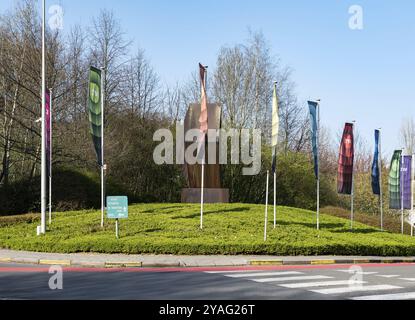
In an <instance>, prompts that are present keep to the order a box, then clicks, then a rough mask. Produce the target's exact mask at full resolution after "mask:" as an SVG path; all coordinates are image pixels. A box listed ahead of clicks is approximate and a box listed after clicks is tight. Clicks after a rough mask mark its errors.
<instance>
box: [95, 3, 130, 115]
mask: <svg viewBox="0 0 415 320" xmlns="http://www.w3.org/2000/svg"><path fill="white" fill-rule="evenodd" d="M89 34H90V39H89V40H90V48H91V58H90V60H91V61H90V62H91V64H92V65H95V66H97V67H103V68H105V70H106V72H105V88H104V90H105V91H104V92H105V104H106V105H105V107H106V110H111V109H113V108H117V107H119V105H120V103H121V99H122V97H121V92H120V90H119V89H120V84H121V83H122V81H123V70H124V69H123V64H124V63H126V61H125V60H124V59H125V57H126V56H127V54H128V49H129V47H130V45H131V41H126V40H125V38H124V37H125V34H124V32H123V31H122V28H121V25H120V22H119V21H118V20H116V19H115V16H114V13H113V12H112V11H108V10H102V11H101V12H100V14H99V16H98V17H97V18H93V20H92V28H91V30H90V32H89ZM107 108H108V109H107Z"/></svg>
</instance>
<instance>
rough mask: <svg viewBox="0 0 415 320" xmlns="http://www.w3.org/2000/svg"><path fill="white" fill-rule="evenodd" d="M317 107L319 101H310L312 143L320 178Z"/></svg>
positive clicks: (315, 167) (316, 170)
mask: <svg viewBox="0 0 415 320" xmlns="http://www.w3.org/2000/svg"><path fill="white" fill-rule="evenodd" d="M317 107H318V103H317V102H314V101H308V108H309V110H310V120H311V144H312V146H313V158H314V173H315V175H316V179H318V143H317V134H318V132H317V131H318V120H317Z"/></svg>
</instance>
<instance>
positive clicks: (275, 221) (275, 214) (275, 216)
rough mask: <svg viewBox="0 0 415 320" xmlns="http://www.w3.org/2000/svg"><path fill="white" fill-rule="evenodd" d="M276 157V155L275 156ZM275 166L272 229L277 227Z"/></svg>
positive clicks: (275, 174)
mask: <svg viewBox="0 0 415 320" xmlns="http://www.w3.org/2000/svg"><path fill="white" fill-rule="evenodd" d="M275 157H277V155H275ZM276 167H277V164H276V163H275V170H274V229H275V228H276V227H277V168H276Z"/></svg>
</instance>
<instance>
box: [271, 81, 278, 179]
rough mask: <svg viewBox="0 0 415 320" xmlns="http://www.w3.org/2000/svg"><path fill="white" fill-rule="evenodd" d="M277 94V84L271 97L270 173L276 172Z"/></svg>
mask: <svg viewBox="0 0 415 320" xmlns="http://www.w3.org/2000/svg"><path fill="white" fill-rule="evenodd" d="M278 112H279V110H278V94H277V83H274V93H273V96H272V141H271V145H272V172H273V173H275V172H276V170H277V144H278V131H279V125H280V118H279V114H278Z"/></svg>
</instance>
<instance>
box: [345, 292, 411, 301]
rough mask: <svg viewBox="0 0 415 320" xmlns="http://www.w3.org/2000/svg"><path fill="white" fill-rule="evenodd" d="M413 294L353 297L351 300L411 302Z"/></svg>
mask: <svg viewBox="0 0 415 320" xmlns="http://www.w3.org/2000/svg"><path fill="white" fill-rule="evenodd" d="M413 299H415V292H403V293H389V294H378V295H372V296H361V297H353V298H351V300H413Z"/></svg>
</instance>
